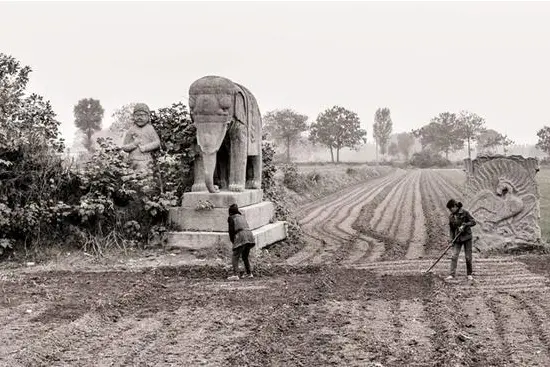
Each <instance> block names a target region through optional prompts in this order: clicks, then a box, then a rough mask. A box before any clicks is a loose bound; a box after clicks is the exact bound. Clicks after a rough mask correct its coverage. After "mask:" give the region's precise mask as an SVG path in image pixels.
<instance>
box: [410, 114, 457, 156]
mask: <svg viewBox="0 0 550 367" xmlns="http://www.w3.org/2000/svg"><path fill="white" fill-rule="evenodd" d="M413 134H414V135H415V136H416V137H419V138H420V144H422V147H423V148H426V147H429V148H430V149H431V150H433V151H434V152H436V153H441V152H443V153H445V159H447V160H448V159H449V153H450V152H454V151H457V150H460V149H462V148H463V147H464V140H465V139H464V137H463V131H462V129H461V128H460V123H459V120H458V117H457V116H456V114H454V113H450V112H443V113H440V114H439V115H437V116H436V117H434V118H432V120H431V121H430V123H429V124H427V125H424V126H422V127H421V128H420V129H418V130H414V131H413Z"/></svg>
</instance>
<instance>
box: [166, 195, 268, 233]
mask: <svg viewBox="0 0 550 367" xmlns="http://www.w3.org/2000/svg"><path fill="white" fill-rule="evenodd" d="M186 195H187V194H186ZM239 210H240V211H241V213H243V216H244V217H245V218H246V221H247V222H248V225H249V226H250V229H256V228H260V227H261V226H263V225H265V224H267V223H270V222H272V221H273V216H274V213H275V207H274V206H273V203H272V202H270V201H263V202H261V203H258V204H253V205H249V206H243V207H240V208H239ZM227 217H228V211H227V208H214V209H211V210H195V209H194V208H171V209H170V212H169V219H170V221H171V222H172V223H174V224H176V225H179V226H180V227H181V228H183V229H185V230H186V231H203V232H227V230H228V227H227Z"/></svg>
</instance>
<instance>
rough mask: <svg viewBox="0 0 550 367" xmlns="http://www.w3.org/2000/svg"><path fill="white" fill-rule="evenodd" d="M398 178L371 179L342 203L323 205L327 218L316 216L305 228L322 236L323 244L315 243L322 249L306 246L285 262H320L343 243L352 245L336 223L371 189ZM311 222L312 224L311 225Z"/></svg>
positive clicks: (316, 235)
mask: <svg viewBox="0 0 550 367" xmlns="http://www.w3.org/2000/svg"><path fill="white" fill-rule="evenodd" d="M398 179H400V175H396V176H394V175H391V176H390V177H385V178H383V179H382V180H380V181H378V182H376V183H374V182H372V181H371V182H369V184H368V185H365V186H364V187H363V188H362V191H360V192H358V193H356V194H354V195H353V196H352V197H350V198H348V199H347V200H346V201H344V202H343V203H340V204H335V203H332V202H329V203H327V206H326V207H325V213H326V215H325V216H324V218H326V219H327V220H326V221H323V218H317V219H315V222H313V221H312V222H310V224H309V226H308V228H306V229H305V230H306V231H307V232H309V233H310V235H311V236H312V237H313V236H314V237H318V238H322V242H321V243H322V244H323V246H319V244H317V247H322V249H321V250H319V251H315V252H314V251H312V249H311V248H306V249H304V250H303V251H302V253H298V254H297V255H296V256H294V257H292V258H290V259H288V260H287V262H288V263H289V264H296V263H301V262H305V261H310V262H313V263H321V262H324V261H325V257H327V256H330V255H331V254H332V253H333V252H334V251H336V250H337V249H338V248H339V247H340V246H342V245H343V244H346V243H348V247H350V248H351V247H353V243H351V242H350V241H353V237H351V236H350V234H349V233H347V232H345V231H343V230H342V229H340V228H338V227H337V225H338V223H339V222H342V221H345V220H346V218H347V217H349V214H350V212H351V210H352V209H353V207H354V205H353V204H356V203H361V202H362V201H363V200H362V199H363V198H365V197H369V195H371V193H372V192H373V191H374V192H378V191H379V190H380V189H379V188H380V187H386V186H387V185H389V184H390V183H392V182H394V181H396V180H398ZM312 223H314V224H313V225H312ZM334 233H341V234H343V236H339V235H335V234H334ZM327 239H332V241H328V242H327ZM312 246H313V244H312ZM339 257H340V258H343V257H344V256H343V255H341V256H339ZM297 261H299V262H297Z"/></svg>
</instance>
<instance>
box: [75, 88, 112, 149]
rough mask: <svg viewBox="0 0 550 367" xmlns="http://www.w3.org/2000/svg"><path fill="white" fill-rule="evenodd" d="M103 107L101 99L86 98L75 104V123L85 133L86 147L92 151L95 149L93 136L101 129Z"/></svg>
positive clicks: (84, 142)
mask: <svg viewBox="0 0 550 367" xmlns="http://www.w3.org/2000/svg"><path fill="white" fill-rule="evenodd" d="M104 112H105V111H104V110H103V107H101V104H100V103H99V100H97V99H93V98H84V99H81V100H80V101H78V104H77V105H76V106H74V117H75V122H74V123H75V125H76V127H77V128H78V129H80V130H81V131H82V132H83V133H84V141H83V144H84V147H85V148H86V149H87V150H88V151H89V152H91V151H92V149H93V141H92V136H93V135H94V134H95V133H96V132H98V131H100V130H101V123H102V120H103V113H104Z"/></svg>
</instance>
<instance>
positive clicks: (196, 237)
mask: <svg viewBox="0 0 550 367" xmlns="http://www.w3.org/2000/svg"><path fill="white" fill-rule="evenodd" d="M252 234H253V235H254V238H255V240H256V249H261V248H263V247H265V246H268V245H270V244H272V243H275V242H278V241H281V240H284V239H285V238H286V236H287V226H286V222H283V221H278V222H275V223H270V224H267V225H264V226H262V227H260V228H257V229H254V230H253V231H252ZM216 246H223V247H227V248H231V246H232V245H231V241H230V240H229V234H228V233H227V232H192V231H186V232H168V247H180V248H187V249H193V250H198V249H203V248H212V247H216Z"/></svg>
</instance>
